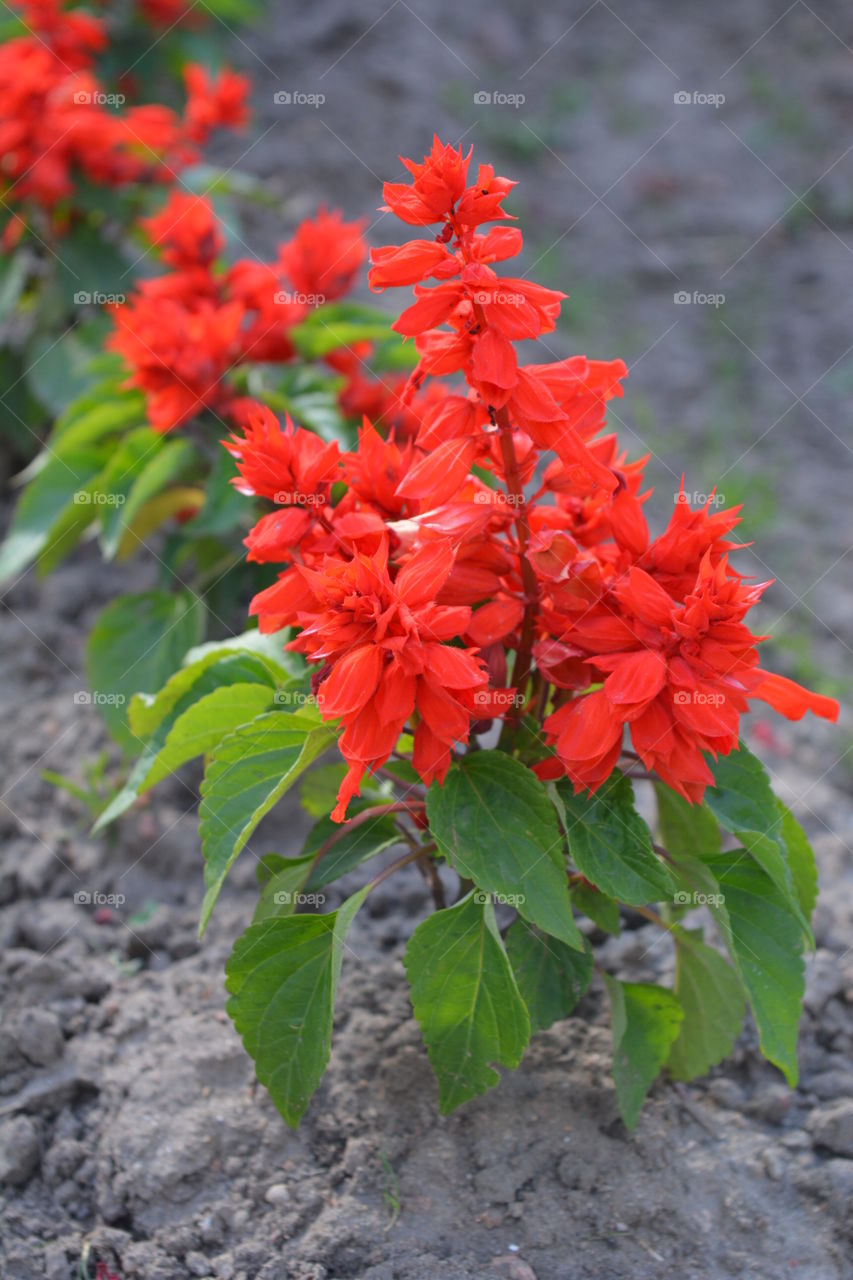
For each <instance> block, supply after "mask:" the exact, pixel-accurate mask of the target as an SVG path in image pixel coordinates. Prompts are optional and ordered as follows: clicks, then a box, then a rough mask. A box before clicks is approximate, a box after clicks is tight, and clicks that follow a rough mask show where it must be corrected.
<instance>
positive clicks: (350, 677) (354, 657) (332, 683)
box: [317, 644, 382, 719]
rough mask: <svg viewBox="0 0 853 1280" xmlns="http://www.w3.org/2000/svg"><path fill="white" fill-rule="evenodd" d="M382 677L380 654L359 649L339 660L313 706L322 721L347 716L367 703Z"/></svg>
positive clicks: (364, 647)
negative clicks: (315, 706) (316, 707)
mask: <svg viewBox="0 0 853 1280" xmlns="http://www.w3.org/2000/svg"><path fill="white" fill-rule="evenodd" d="M381 675H382V650H381V649H379V648H377V646H376V645H373V644H365V645H361V647H360V648H358V649H353V651H352V652H351V653H347V654H345V655H344V657H343V658H340V659H339V660H338V661H337V662H336V663H335V665H334V667H333V668H332V673H331V675H329V676H328V677H327V678H326V679H325V680H324V681H323V683H322V684H321V685H320V689H319V691H318V693H317V704H318V706H319V708H320V710H321V712H322V713H323V716H324V717H328V718H330V719H331V718H332V717H335V716H346V715H351V714H352V713H353V712H354V711H358V710H360V709H361V708H362V707H363V706H364V705H365V703H367V702H369V701H370V699H371V698H372V697H373V695H374V693H375V692H376V688H377V685H378V684H379V678H380V676H381Z"/></svg>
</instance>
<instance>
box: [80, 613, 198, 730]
mask: <svg viewBox="0 0 853 1280" xmlns="http://www.w3.org/2000/svg"><path fill="white" fill-rule="evenodd" d="M203 629H204V606H203V605H202V604H201V602H200V601H199V600H198V599H197V598H196V597H194V596H193V595H192V594H191V593H190V592H188V591H181V592H179V593H177V594H175V595H171V594H169V593H168V592H165V591H144V592H142V593H140V594H139V595H133V596H119V597H118V599H116V600H114V601H113V602H112V604H108V605H107V607H106V608H105V609H103V610H102V611H101V613H100V614H99V615H98V618H97V621H96V622H95V625H94V627H93V628H92V632H91V634H90V636H89V641H88V644H87V646H86V671H87V673H88V678H89V684H90V685H91V687H92V690H93V694H92V697H93V699H94V702H95V705H96V706H97V707H98V709H99V710H100V712H101V714H102V715H103V717H104V719H105V720H106V723H107V727H108V729H109V730H110V733H111V734H112V735H113V737H114V738H115V740H116V741H117V742H118V743H119V745H120V746H121V747H122V748H123V749H124V750H125V751H127V752H132V751H133V750H134V748H135V747H137V746H138V745H139V739H138V738H137V736H136V734H135V733H134V732H133V730H132V729H131V727H130V724H129V722H128V715H127V709H128V703H129V702H130V700H131V698H132V697H133V695H134V694H135V693H139V692H153V691H155V690H157V689H159V688H160V687H161V685H162V684H163V682H164V681H165V680H166V679H167V678H168V677H169V676H170V675H171V674H172V672H173V671H175V670H176V668H177V667H178V666H179V665H180V662H181V660H182V658H183V656H184V654H185V653H186V651H187V649H188V648H190V646H191V645H193V644H196V643H198V641H199V640H200V639H201V635H202V631H203Z"/></svg>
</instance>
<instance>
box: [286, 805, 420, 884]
mask: <svg viewBox="0 0 853 1280" xmlns="http://www.w3.org/2000/svg"><path fill="white" fill-rule="evenodd" d="M425 808H426V801H425V800H395V801H393V802H392V803H391V804H374V805H371V806H370V808H369V809H362V811H361V813H357V814H356V815H355V817H354V818H350V819H348V821H347V822H343V823H341V825H340V827H339V828H338V830H337V831H333V832H332V834H331V835H330V836H329V838H328V840H324V841H323V843H322V844H321V845H320V848H319V849H318V850H317V852H316V853H315V854H314V861H313V862H312V863H311V866H310V867H309V868H308V875H307V876H306V881H307V880H309V879H310V878H311V876H312V875H313V873H314V870H315V869H316V867H317V865H318V864H319V863H320V862H321V860H322V859H323V858H325V856H326V854H327V853H328V852H329V850H330V849H333V848H334V847H335V845H336V844H337V843H338V841H339V840H342V839H343V838H344V836H345V835H346V834H347V832H348V831H354V830H355V828H356V827H362V826H364V824H365V822H370V820H371V818H384V817H385V816H386V815H387V814H389V813H412V812H413V811H418V812H419V811H420V810H421V809H425Z"/></svg>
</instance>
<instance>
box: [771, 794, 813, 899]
mask: <svg viewBox="0 0 853 1280" xmlns="http://www.w3.org/2000/svg"><path fill="white" fill-rule="evenodd" d="M776 803H777V804H778V806H779V811H780V813H781V814H782V828H781V830H782V839H783V840H784V842H785V849H786V851H787V854H788V866H789V868H790V870H791V876H792V878H793V881H794V887H795V888H796V890H797V897H798V899H799V903H800V906H801V907H802V909H803V912H804V914H805V916H806V919H810V918H811V914H812V912H813V911H814V909H815V904H816V903H817V863H816V862H815V856H814V850H813V849H812V847H811V845H810V843H809V838H808V836H807V835H806V833H805V831H803V828H802V827H801V826H800V824H799V822H797V819H796V818H795V817H794V815H793V814H792V813H791V810H790V809H787V808H786V807H785V805H784V804H783V803H782V801H781V800H777V802H776Z"/></svg>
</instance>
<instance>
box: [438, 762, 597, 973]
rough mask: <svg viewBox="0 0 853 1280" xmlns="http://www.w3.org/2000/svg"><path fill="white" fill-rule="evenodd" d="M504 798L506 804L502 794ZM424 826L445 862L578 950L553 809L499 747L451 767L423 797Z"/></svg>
mask: <svg viewBox="0 0 853 1280" xmlns="http://www.w3.org/2000/svg"><path fill="white" fill-rule="evenodd" d="M508 796H511V797H512V802H511V803H508V802H507V797H508ZM427 816H428V817H429V825H430V831H431V832H432V835H433V836H434V838H435V840H436V841H437V843H438V847H439V849H440V850H441V852H442V853H443V854H444V856H445V857H446V858H447V860H448V861H449V862H450V863H451V865H452V866H453V867H454V868H455V869H456V870H457V871H458V872H459V874H460V875H461V876H463V877H465V878H466V879H469V880H473V881H474V883H475V884H476V885H477V886H478V888H479V889H480V890H483V891H485V892H486V893H491V894H496V895H497V896H498V898H499V899H503V900H505V901H506V902H508V903H510V904H512V905H516V906H517V907H518V912H519V914H520V915H521V916H523V917H524V919H525V920H529V921H530V922H531V924H535V925H538V926H539V927H540V928H541V929H543V930H544V931H545V932H546V933H548V934H550V935H551V936H552V937H554V938H560V939H561V940H562V941H563V942H565V943H567V944H568V945H569V946H572V947H575V948H577V949H580V948H581V947H582V940H581V936H580V934H579V932H578V928H577V925H576V924H575V921H574V918H573V916H572V911H571V904H570V901H569V888H568V881H567V876H566V860H565V854H564V852H563V841H562V836H561V834H560V829H559V826H558V824H557V817H556V814H555V812H554V807H553V805H552V804H551V802H550V800H549V799H548V793H547V792H546V790H545V787H544V786H543V785H542V783H541V782H540V781H539V780H538V778H536V777H535V776H534V775H533V774H532V773H531V772H530V770H529V769H527V768H525V766H524V765H522V764H520V763H519V761H517V760H514V759H513V758H512V757H511V756H508V755H506V754H505V753H504V752H502V751H477V752H475V753H474V754H472V755H470V756H466V757H465V758H464V759H463V760H460V761H459V762H458V763H457V764H455V765H453V766H452V767H451V770H450V772H449V774H448V775H447V778H446V779H445V781H444V784H443V785H442V786H440V787H439V786H437V785H436V784H433V785H432V787H430V790H429V795H428V799H427Z"/></svg>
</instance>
